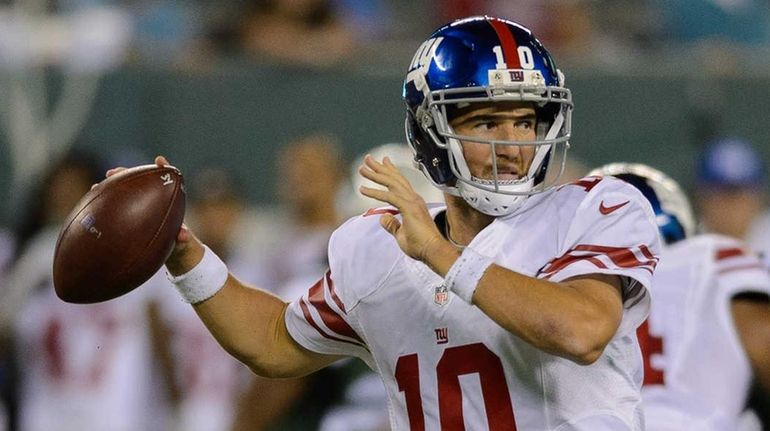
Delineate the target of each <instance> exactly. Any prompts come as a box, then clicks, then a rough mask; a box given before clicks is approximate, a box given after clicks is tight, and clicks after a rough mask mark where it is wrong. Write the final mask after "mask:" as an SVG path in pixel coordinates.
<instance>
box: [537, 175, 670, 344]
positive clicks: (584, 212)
mask: <svg viewBox="0 0 770 431" xmlns="http://www.w3.org/2000/svg"><path fill="white" fill-rule="evenodd" d="M659 255H660V239H659V234H658V227H657V224H656V223H655V218H654V214H653V212H652V209H651V208H650V205H649V203H648V202H647V200H646V199H645V198H644V196H642V195H641V193H639V192H638V191H637V190H636V189H635V188H634V187H632V186H630V185H628V184H626V183H624V182H623V181H621V180H618V179H615V178H611V177H605V178H602V180H601V181H600V183H599V184H598V185H597V186H596V187H594V188H593V189H592V190H590V191H589V192H588V194H587V195H586V196H585V197H584V198H583V200H582V202H580V204H579V205H578V206H577V208H576V210H575V213H574V215H573V218H572V221H571V223H570V224H569V227H568V229H567V233H566V235H565V236H564V239H563V241H562V243H561V244H560V254H559V256H558V257H556V258H554V259H552V260H551V261H550V262H548V264H547V265H545V266H544V267H543V268H542V269H541V270H540V273H539V277H541V278H545V279H548V280H552V281H563V280H566V279H569V278H572V277H577V276H581V275H589V274H612V275H618V276H621V277H622V278H623V305H624V308H625V313H624V316H623V320H622V322H621V328H620V329H619V333H625V332H627V331H632V330H635V329H636V327H637V326H638V325H639V324H641V322H642V321H644V319H645V318H646V316H647V313H648V311H649V304H650V298H649V293H648V289H649V287H650V285H651V283H652V276H653V272H654V270H655V267H656V266H657V264H658V261H659Z"/></svg>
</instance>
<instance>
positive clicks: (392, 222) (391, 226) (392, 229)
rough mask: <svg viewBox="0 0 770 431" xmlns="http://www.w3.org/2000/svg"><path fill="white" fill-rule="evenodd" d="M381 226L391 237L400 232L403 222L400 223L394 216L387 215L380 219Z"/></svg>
mask: <svg viewBox="0 0 770 431" xmlns="http://www.w3.org/2000/svg"><path fill="white" fill-rule="evenodd" d="M380 226H382V227H383V228H384V229H385V230H386V231H388V233H390V234H391V235H393V236H396V232H398V229H399V228H400V227H401V222H399V221H398V219H396V217H395V216H394V215H393V214H385V215H383V216H382V217H380Z"/></svg>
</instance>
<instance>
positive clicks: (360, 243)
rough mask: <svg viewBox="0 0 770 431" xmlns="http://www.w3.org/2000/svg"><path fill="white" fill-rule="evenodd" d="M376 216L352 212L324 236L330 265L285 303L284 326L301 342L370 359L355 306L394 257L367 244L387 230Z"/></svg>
mask: <svg viewBox="0 0 770 431" xmlns="http://www.w3.org/2000/svg"><path fill="white" fill-rule="evenodd" d="M378 219H379V217H366V218H364V217H360V216H359V217H355V218H353V219H351V220H349V221H348V222H347V223H345V224H344V225H343V226H341V227H340V228H339V229H338V230H337V231H335V233H334V234H333V235H332V237H331V239H330V241H329V266H330V269H329V271H327V272H326V274H325V275H324V276H323V277H322V278H321V279H320V280H319V281H318V282H317V283H315V284H314V285H313V286H312V287H310V289H308V291H307V292H306V293H305V294H304V295H302V297H301V298H299V299H297V300H296V301H294V302H292V303H291V304H289V307H288V309H287V311H286V315H285V322H286V328H287V329H288V331H289V334H290V335H291V336H292V338H294V340H295V341H296V342H297V343H299V344H300V345H302V346H303V347H305V348H307V349H309V350H312V351H314V352H318V353H325V354H332V355H342V356H356V357H359V358H361V359H363V360H364V361H365V362H367V363H371V353H370V350H369V347H368V345H367V341H366V337H365V335H364V331H363V329H362V327H361V325H360V322H359V320H358V319H357V318H356V316H357V315H356V313H355V312H354V309H355V307H356V306H357V305H358V303H359V302H360V300H361V298H363V297H366V295H367V294H368V293H369V290H368V289H372V288H376V287H377V286H378V285H379V283H380V279H381V275H382V273H383V271H385V270H387V269H388V268H389V267H392V265H393V263H394V262H393V261H392V259H391V255H392V254H393V253H391V252H388V249H387V248H384V249H383V248H377V247H372V244H373V243H376V242H377V241H380V240H381V238H380V236H382V235H383V234H384V235H387V233H386V232H385V231H384V230H383V229H382V228H381V227H380V226H379V221H378Z"/></svg>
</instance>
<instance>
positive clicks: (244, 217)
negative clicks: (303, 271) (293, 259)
mask: <svg viewBox="0 0 770 431" xmlns="http://www.w3.org/2000/svg"><path fill="white" fill-rule="evenodd" d="M187 199H188V202H189V203H188V208H187V213H186V215H185V219H186V223H188V224H189V225H190V226H193V227H194V228H195V229H196V231H197V232H198V235H200V236H201V238H206V241H208V244H210V245H209V247H211V248H212V249H214V250H217V253H221V254H220V255H221V256H222V258H223V259H225V261H226V262H228V264H229V265H232V266H233V267H235V268H238V271H239V276H240V277H242V278H243V280H246V281H248V282H249V283H254V282H258V281H261V280H260V279H259V277H260V276H261V274H262V272H261V271H262V270H263V268H261V265H259V264H258V263H259V260H258V259H252V258H253V256H252V255H251V253H249V251H250V250H249V242H248V241H246V237H245V236H244V235H243V230H244V229H247V227H246V226H245V225H247V226H248V225H250V223H251V219H250V214H249V208H248V206H247V205H246V203H245V201H244V199H243V196H242V193H241V189H240V185H239V182H238V181H237V180H236V179H235V178H234V176H233V174H232V173H230V172H228V171H226V170H224V169H222V168H219V167H216V166H208V167H204V168H202V169H201V170H200V171H199V172H198V173H197V174H196V175H192V176H190V179H189V180H188V184H187ZM158 284H159V285H158V286H152V289H153V290H155V291H157V292H160V293H161V295H163V298H162V301H161V307H160V317H161V325H162V326H161V328H162V330H163V331H165V332H166V339H167V340H168V342H169V348H170V353H171V357H170V358H163V363H164V366H165V367H167V369H168V370H169V371H168V375H169V376H172V377H171V380H170V381H169V382H168V385H169V386H170V387H172V388H173V394H174V397H173V401H174V406H175V416H174V424H173V429H174V430H177V431H224V430H229V429H230V428H231V427H232V426H233V422H234V419H235V408H236V406H237V405H238V403H239V399H240V396H241V394H242V392H243V391H244V390H245V387H246V385H245V384H244V382H245V381H248V379H249V378H250V377H249V376H250V374H251V373H250V372H249V371H248V369H247V368H246V367H245V366H243V364H241V363H240V362H238V361H237V360H235V359H234V358H233V357H232V356H230V355H228V354H227V353H226V352H225V351H224V350H222V348H221V347H220V346H219V344H217V342H216V341H215V340H214V338H213V337H212V336H211V334H210V333H209V332H208V330H207V329H206V327H205V326H204V325H203V323H202V322H201V321H200V319H199V318H198V317H197V316H196V315H195V311H194V310H192V309H191V308H190V307H189V306H187V304H185V303H184V302H182V301H180V300H179V298H178V297H177V296H176V295H175V294H174V291H173V288H172V286H171V285H170V283H169V282H168V280H167V279H166V277H165V276H163V277H162V279H160V280H159V283H158ZM144 288H146V287H144Z"/></svg>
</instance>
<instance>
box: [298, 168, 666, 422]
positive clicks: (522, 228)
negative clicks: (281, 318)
mask: <svg viewBox="0 0 770 431" xmlns="http://www.w3.org/2000/svg"><path fill="white" fill-rule="evenodd" d="M443 210H444V207H443V206H438V207H432V208H431V209H430V212H431V214H432V215H433V216H434V217H435V216H436V215H437V214H438V213H439V212H441V211H443ZM385 211H390V212H395V210H392V209H380V210H375V211H370V212H369V213H368V214H367V215H364V216H360V217H355V218H353V219H351V220H349V221H348V222H347V223H346V224H344V225H343V226H342V227H340V229H338V230H337V231H336V232H335V234H334V235H333V236H332V239H331V242H330V245H329V260H330V267H331V268H330V271H329V272H327V274H326V275H325V277H323V279H322V280H321V281H319V282H318V283H317V284H316V285H315V286H313V287H312V288H310V290H309V291H308V292H307V293H306V294H305V295H304V296H303V297H302V298H301V299H299V300H297V301H295V302H293V303H292V304H291V305H290V307H289V310H288V312H287V314H286V326H287V328H288V330H289V332H290V334H291V335H292V337H293V338H294V339H295V340H296V341H297V342H298V343H300V344H301V345H302V346H304V347H306V348H307V349H310V350H312V351H316V352H321V353H327V354H336V355H352V356H357V357H359V358H361V359H362V360H364V361H365V362H366V363H367V364H369V366H370V367H371V368H372V369H373V370H375V371H377V372H378V373H379V374H380V376H381V378H382V380H383V382H384V384H385V387H386V390H387V392H388V403H389V410H390V421H391V425H392V427H393V429H394V430H439V429H443V430H454V429H469V430H470V429H472V430H480V429H490V430H518V431H544V430H559V431H567V430H592V431H596V430H612V431H618V430H641V429H643V423H642V421H643V417H642V412H641V410H640V404H641V399H640V387H641V383H642V358H641V353H640V351H639V347H638V344H637V341H636V336H635V330H636V328H637V326H638V325H639V324H640V323H641V322H642V321H644V319H645V318H646V316H647V311H648V307H649V297H648V294H647V290H646V288H645V286H647V285H649V282H650V280H651V278H652V272H653V270H654V268H655V265H656V264H657V260H658V258H657V255H658V249H659V247H660V245H659V240H658V232H657V227H656V225H655V223H654V218H653V214H652V210H651V209H650V207H649V204H648V203H647V201H646V200H645V199H644V197H643V196H642V195H641V194H640V193H639V192H638V191H637V190H636V189H634V188H633V187H631V186H629V185H627V184H626V183H624V182H622V181H620V180H616V179H614V178H600V177H589V178H584V179H582V180H580V181H576V182H575V183H572V184H569V185H565V186H562V187H560V188H558V189H553V190H551V191H548V192H544V193H542V194H539V195H535V196H533V197H531V198H529V199H528V200H527V202H526V203H525V205H524V206H523V207H522V209H520V210H519V211H518V212H517V213H516V214H514V215H511V216H506V217H501V218H497V219H495V221H493V222H492V223H491V224H490V225H489V226H487V227H486V228H485V229H484V230H482V231H481V232H480V233H479V234H478V235H477V236H476V237H475V238H474V239H473V241H472V242H471V244H470V247H472V248H473V249H474V250H476V251H477V252H479V253H481V254H484V255H486V256H489V257H491V258H493V259H494V261H495V262H496V263H497V264H499V265H502V266H504V267H507V268H510V269H512V270H514V271H517V272H519V273H522V274H526V275H529V276H532V277H539V278H544V279H549V280H551V281H562V280H565V279H568V278H570V277H575V276H579V275H587V274H595V273H603V274H616V275H619V276H622V277H623V278H624V314H623V318H622V322H621V325H620V327H619V329H618V331H617V333H616V335H615V337H614V338H613V339H612V341H611V342H610V344H609V345H608V346H607V348H606V349H605V351H604V353H603V354H602V356H601V357H600V358H599V360H597V361H596V362H595V363H594V364H591V365H589V366H582V365H578V364H576V363H574V362H572V361H569V360H567V359H564V358H560V357H557V356H554V355H550V354H548V353H545V352H543V351H540V350H538V349H536V348H534V347H533V346H531V345H530V344H527V343H526V342H524V341H522V340H521V339H519V338H518V337H516V336H515V335H513V334H511V333H510V332H508V331H506V330H504V329H502V328H501V327H500V326H498V325H497V324H496V323H495V322H493V321H492V320H491V319H490V318H489V317H487V316H486V315H485V314H484V313H483V312H482V311H481V310H479V309H478V308H477V307H475V306H472V305H470V304H468V303H466V302H465V301H463V300H462V299H460V298H458V297H456V296H455V295H454V294H453V293H451V292H449V293H448V294H447V293H446V291H445V289H442V288H441V287H440V286H442V282H443V279H442V278H441V277H439V276H438V275H436V274H435V273H433V272H432V271H431V270H430V269H429V268H428V267H427V266H425V265H424V264H422V263H421V262H418V261H415V260H412V259H410V258H409V257H407V256H406V255H405V254H404V253H403V252H402V251H401V250H400V249H399V247H398V245H397V243H396V241H395V239H394V238H393V237H392V236H390V235H389V234H388V233H387V232H386V231H385V230H384V229H382V227H380V225H379V216H378V215H377V214H382V213H383V212H385ZM463 427H464V428H463Z"/></svg>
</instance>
